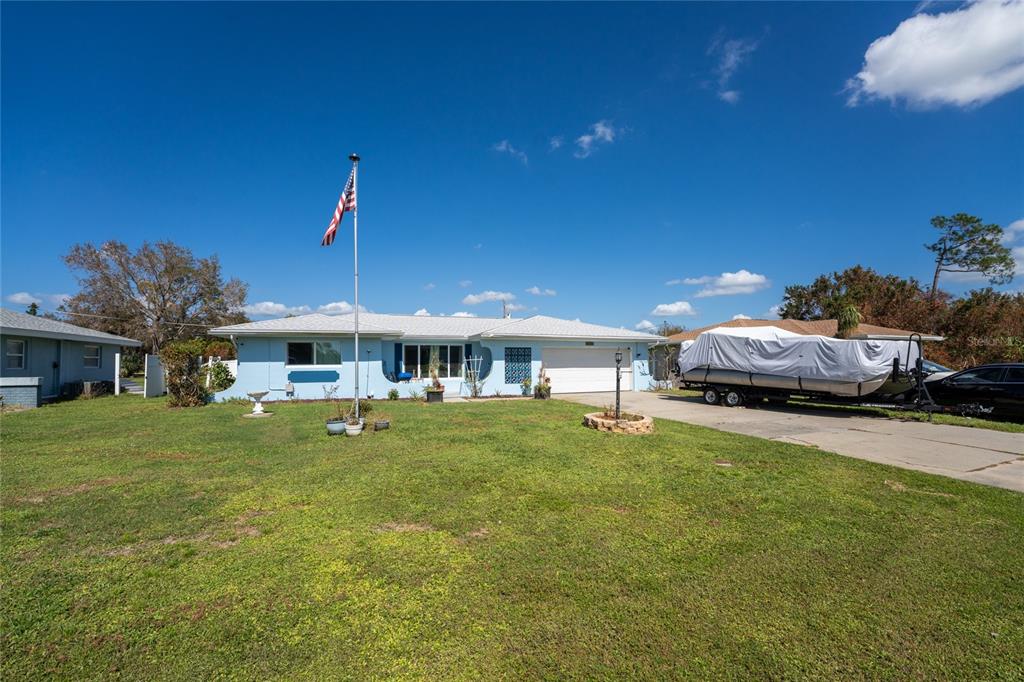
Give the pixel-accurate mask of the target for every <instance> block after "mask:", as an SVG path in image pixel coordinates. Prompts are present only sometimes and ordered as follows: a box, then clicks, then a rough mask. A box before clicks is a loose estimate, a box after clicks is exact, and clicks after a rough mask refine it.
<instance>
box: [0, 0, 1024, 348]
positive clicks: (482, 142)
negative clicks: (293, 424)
mask: <svg viewBox="0 0 1024 682" xmlns="http://www.w3.org/2000/svg"><path fill="white" fill-rule="evenodd" d="M982 12H984V13H986V15H982ZM2 30H3V36H2V38H3V40H2V57H3V66H2V69H3V70H2V97H3V118H2V239H0V246H2V277H0V288H2V292H0V293H2V296H3V298H4V300H5V303H4V305H8V306H10V307H15V308H20V307H21V303H20V302H23V301H25V300H27V297H29V298H37V299H39V300H41V301H42V302H43V303H42V305H43V308H44V309H51V308H52V304H53V302H54V301H55V300H56V297H58V296H59V295H61V294H66V293H73V292H74V291H75V290H76V282H75V280H74V278H73V276H72V275H71V274H70V273H69V272H68V271H67V269H66V268H65V266H64V265H63V263H62V261H61V255H62V254H63V253H65V252H66V251H67V249H68V248H69V247H70V245H71V244H73V243H75V242H78V241H85V240H89V241H94V242H100V241H104V240H107V239H119V240H123V241H125V242H127V243H129V244H131V245H133V246H134V245H138V244H139V243H141V242H142V241H143V240H159V239H172V240H174V241H176V242H179V243H181V244H184V245H186V246H188V247H190V248H191V249H192V250H193V251H194V252H195V253H196V254H198V255H208V254H212V253H216V254H218V255H219V256H220V258H221V261H222V263H223V268H224V272H225V273H226V274H227V275H232V276H237V277H240V278H242V279H243V280H245V281H247V282H248V283H249V285H250V303H251V304H253V305H256V304H261V305H256V307H254V308H253V311H254V314H255V313H256V312H257V311H263V312H265V313H269V312H273V311H281V310H284V309H289V310H293V311H301V310H303V309H304V308H302V306H306V307H308V309H310V310H317V309H318V308H319V307H320V306H325V305H328V304H331V303H338V302H342V301H344V302H351V301H352V277H351V275H352V259H351V239H350V237H351V232H350V228H351V215H350V214H349V215H346V217H345V221H344V223H343V228H342V231H341V236H340V237H339V239H338V241H337V242H336V243H335V245H334V246H333V247H330V248H321V247H320V246H319V241H320V238H321V236H322V234H323V231H324V229H325V227H326V225H327V223H328V221H329V219H330V214H331V211H332V210H333V208H334V203H335V202H336V200H337V197H338V194H339V192H340V190H341V186H342V184H343V183H344V180H345V177H346V176H347V174H348V170H349V168H348V162H347V161H346V160H345V157H346V156H347V155H348V153H349V152H351V151H357V152H359V153H360V154H361V155H362V157H363V163H362V164H361V175H360V208H361V211H360V255H361V259H360V265H361V282H362V286H361V302H362V303H363V304H364V305H366V306H367V307H368V308H369V309H371V310H373V311H375V312H401V313H412V312H414V311H416V310H419V309H426V310H427V311H429V312H430V313H432V314H442V313H444V314H452V313H456V312H469V313H473V314H477V315H496V314H499V313H500V303H498V302H495V301H493V300H487V299H493V298H495V296H494V295H487V294H486V293H485V292H497V293H498V294H505V295H507V296H505V297H506V298H508V297H509V296H514V297H515V298H514V299H513V300H511V302H512V303H513V304H514V305H517V306H523V310H522V311H520V312H519V313H517V314H520V315H523V314H529V313H532V312H537V313H541V314H549V315H555V316H559V317H567V318H575V317H580V318H582V319H584V320H586V321H591V322H596V323H603V324H610V325H615V326H619V325H621V326H626V327H630V328H632V327H634V326H635V325H637V324H638V323H641V321H643V320H648V321H651V322H654V323H658V322H661V321H662V320H664V319H668V320H671V321H674V322H677V323H681V324H684V325H687V326H690V327H694V326H699V325H702V324H708V323H712V322H716V321H719V320H722V319H729V318H731V317H733V316H734V315H737V314H743V315H747V316H751V317H761V316H766V315H767V314H768V311H769V309H770V308H771V307H772V306H773V305H775V304H777V303H778V302H779V301H780V300H781V297H782V290H783V287H784V286H785V285H786V284H790V283H801V282H806V281H809V280H810V279H811V278H813V277H814V276H815V275H817V274H819V273H822V272H826V271H830V270H833V269H842V268H845V267H848V266H851V265H855V264H862V265H866V266H871V267H874V268H876V269H878V270H880V271H883V272H893V273H897V274H900V275H905V276H910V275H912V276H916V277H919V278H921V279H923V280H926V281H928V280H929V279H930V275H931V263H930V262H929V257H928V255H929V254H928V253H927V252H926V251H925V250H924V249H923V248H922V246H921V245H922V244H923V243H924V242H925V241H930V240H931V239H932V238H933V237H932V234H931V232H932V228H931V227H930V226H929V224H928V221H929V219H930V218H931V217H932V216H934V215H937V214H950V213H954V212H957V211H965V212H968V213H973V214H976V215H979V216H981V217H982V218H984V219H985V220H986V221H989V222H997V223H999V224H1001V225H1004V226H1010V225H1012V224H1014V223H1015V221H1019V220H1021V219H1022V218H1024V136H1022V135H1021V127H1020V126H1021V121H1024V91H1022V89H1021V85H1022V83H1024V79H1022V74H1021V69H1022V68H1024V67H1021V66H1020V64H1021V59H1022V55H1020V54H1019V52H1020V47H1019V45H1024V16H1022V14H1021V12H1020V3H1019V2H1015V3H1002V4H1000V3H995V5H986V6H984V7H981V8H980V9H979V7H978V6H975V5H958V4H939V3H934V4H930V5H928V6H926V7H924V8H923V9H922V8H920V7H918V6H916V5H915V4H903V3H880V4H863V3H842V4H817V3H799V4H772V3H755V4H657V5H639V4H630V5H618V4H595V5H587V4H559V5H542V4H517V5H500V4H487V5H465V4H459V5H434V4H416V5H396V4H380V5H348V4H345V5H342V4H326V3H321V4H306V5H299V4H291V5H287V6H282V5H276V4H269V3H262V4H240V3H232V4H199V3H190V4H120V3H116V4H107V5H87V4H43V3H38V4H22V3H17V4H12V3H4V5H3V6H2ZM922 35H931V36H932V37H933V38H934V40H933V41H932V43H931V47H930V48H929V49H928V50H921V49H916V47H917V45H919V41H921V40H923V38H922ZM886 36H888V38H886V39H885V40H883V41H882V42H880V43H876V45H875V46H874V47H872V48H871V50H869V46H871V45H872V43H873V42H874V41H876V40H877V39H880V38H884V37H886ZM936 40H937V41H938V43H936V42H935V41H936ZM943 40H946V41H947V42H950V43H954V42H956V43H959V44H961V52H959V53H956V54H957V55H959V56H957V57H956V60H955V62H954V63H953V64H952V66H951V64H950V63H949V62H948V61H946V62H944V61H943V60H944V59H946V60H948V59H949V58H950V57H949V54H953V52H951V51H945V52H944V51H943V46H942V41H943ZM963 44H966V45H967V46H968V48H967V53H968V54H966V55H965V54H964V52H963V51H962V49H963V48H962V45H963ZM950 50H952V48H950ZM972 50H973V51H974V52H972ZM975 53H976V54H975ZM971 69H976V70H979V71H980V73H972V72H971ZM858 74H860V76H858ZM1016 226H1020V228H1021V229H1015V231H1014V235H1015V241H1013V242H1012V243H1011V246H1013V247H1014V248H1019V249H1021V251H1020V253H1024V223H1016V225H1015V227H1016ZM1017 237H1019V239H1017ZM1021 281H1022V280H1021V278H1020V277H1018V278H1017V280H1015V281H1014V282H1013V283H1011V284H1010V285H1009V288H1011V289H1020V286H1021ZM667 282H678V283H674V284H667ZM945 285H947V286H948V288H950V289H951V290H954V291H962V290H965V289H966V288H969V287H970V286H973V285H972V284H971V283H970V282H953V281H947V282H945ZM974 285H976V284H974ZM534 287H536V289H533V288H534ZM529 289H533V291H535V292H539V295H538V293H529V291H528V290H529ZM474 296H475V298H473V297H474ZM467 297H470V298H467ZM480 299H484V300H483V302H480V303H474V301H477V300H480ZM338 307H340V306H335V308H338ZM655 311H658V312H655Z"/></svg>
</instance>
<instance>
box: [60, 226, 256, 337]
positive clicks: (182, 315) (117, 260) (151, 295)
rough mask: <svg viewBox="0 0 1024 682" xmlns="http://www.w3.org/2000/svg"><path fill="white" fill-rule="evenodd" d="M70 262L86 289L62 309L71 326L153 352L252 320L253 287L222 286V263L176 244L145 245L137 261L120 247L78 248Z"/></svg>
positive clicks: (230, 282) (238, 283) (110, 244)
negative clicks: (248, 309)
mask: <svg viewBox="0 0 1024 682" xmlns="http://www.w3.org/2000/svg"><path fill="white" fill-rule="evenodd" d="M64 262H65V263H66V264H67V265H68V267H69V268H71V270H72V271H74V272H75V273H76V276H77V277H78V281H79V284H80V285H81V291H79V293H78V294H76V295H75V296H73V297H71V298H70V299H68V301H67V302H65V304H64V306H63V310H64V311H65V312H66V313H67V314H68V315H70V316H71V317H72V322H74V323H75V324H79V325H82V326H85V327H91V328H93V329H99V330H102V331H106V332H110V333H113V334H120V335H123V336H128V337H131V338H137V339H139V340H141V341H143V344H144V345H145V346H146V348H147V349H148V350H150V351H157V350H159V349H160V347H161V346H163V345H164V344H165V343H166V342H168V341H171V340H173V339H179V338H188V337H192V336H199V335H202V334H204V333H205V331H206V329H207V328H208V327H212V326H217V325H222V324H234V323H237V322H244V321H245V320H246V317H245V315H244V314H243V313H242V312H240V310H241V307H242V305H243V304H244V303H245V298H246V295H247V294H248V288H249V287H248V285H247V284H245V283H244V282H242V281H240V280H238V279H234V278H232V279H230V280H227V281H224V279H223V277H222V276H221V270H220V261H219V260H218V259H217V257H216V256H211V257H209V258H196V257H195V256H194V255H193V254H192V252H191V251H190V250H189V249H187V248H185V247H183V246H179V245H178V244H175V243H173V242H169V241H164V242H157V243H155V244H150V243H148V242H146V243H143V244H142V246H141V247H139V249H138V250H137V251H135V252H134V253H133V252H132V251H131V250H130V249H129V248H128V247H127V246H126V245H125V244H123V243H121V242H117V241H109V242H106V243H104V244H102V245H101V246H99V247H96V246H94V245H93V244H89V243H86V244H76V245H75V246H73V247H72V248H71V250H70V251H69V252H68V254H67V255H66V256H64Z"/></svg>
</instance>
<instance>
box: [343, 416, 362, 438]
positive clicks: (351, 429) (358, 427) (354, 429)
mask: <svg viewBox="0 0 1024 682" xmlns="http://www.w3.org/2000/svg"><path fill="white" fill-rule="evenodd" d="M362 432H363V420H362V418H359V419H357V418H356V415H355V413H352V414H350V415H349V416H348V417H346V418H345V435H346V436H358V435H359V434H360V433H362Z"/></svg>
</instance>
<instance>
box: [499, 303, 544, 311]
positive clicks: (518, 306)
mask: <svg viewBox="0 0 1024 682" xmlns="http://www.w3.org/2000/svg"><path fill="white" fill-rule="evenodd" d="M505 310H507V311H508V312H510V313H514V312H516V311H517V310H526V306H525V305H522V304H520V303H506V304H505ZM534 310H536V308H534Z"/></svg>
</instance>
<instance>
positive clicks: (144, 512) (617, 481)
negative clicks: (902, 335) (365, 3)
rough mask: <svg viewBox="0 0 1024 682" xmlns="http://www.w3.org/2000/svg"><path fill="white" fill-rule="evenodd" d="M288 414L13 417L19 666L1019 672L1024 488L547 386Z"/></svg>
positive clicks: (319, 674) (10, 607)
mask: <svg viewBox="0 0 1024 682" xmlns="http://www.w3.org/2000/svg"><path fill="white" fill-rule="evenodd" d="M271 409H273V410H274V411H275V412H276V414H275V415H274V416H273V417H270V418H269V419H264V420H248V419H242V418H241V417H240V414H241V413H242V412H244V411H246V410H247V408H246V407H245V406H243V405H211V406H208V407H204V408H199V409H190V410H182V409H177V410H172V409H168V408H167V407H166V404H165V403H164V402H163V401H162V400H149V401H145V400H143V399H141V398H136V397H127V396H122V397H120V398H102V399H96V400H91V401H77V402H72V403H65V404H60V405H54V406H50V407H45V408H42V409H39V410H34V411H28V412H22V413H17V414H7V415H4V416H3V417H2V418H0V429H2V436H0V447H2V472H0V473H2V503H3V511H2V519H3V543H2V572H3V576H2V577H3V590H2V611H0V612H2V618H3V623H2V637H3V639H2V654H3V655H2V673H3V677H4V679H10V680H15V679H30V678H41V677H44V676H51V675H57V676H62V677H67V678H97V677H111V676H117V675H120V676H123V677H126V678H136V679H205V678H211V677H231V678H248V679H256V678H260V679H262V678H274V677H277V678H309V679H321V678H350V679H364V678H382V677H389V678H434V679H439V678H443V679H497V678H521V679H522V678H527V679H536V678H555V679H571V678H575V679H582V678H612V677H617V678H622V677H629V678H648V679H663V678H666V677H675V678H691V679H709V678H719V679H726V678H728V679H736V678H776V679H779V678H818V679H847V678H888V679H901V680H902V679H907V678H913V679H957V678H959V679H967V678H971V679H982V678H984V679H995V678H1001V679H1014V678H1016V679H1019V678H1020V677H1021V675H1022V670H1024V496H1021V495H1019V494H1016V493H1013V492H1009V491H1006V490H1000V489H995V488H987V487H982V486H978V485H973V484H970V483H965V482H960V481H954V480H951V479H944V478H939V477H933V476H929V475H926V474H920V473H916V472H910V471H904V470H899V469H894V468H889V467H885V466H880V465H875V464H871V463H867V462H860V461H857V460H853V459H847V458H842V457H838V456H833V455H830V454H827V453H823V452H820V451H817V450H814V449H810V448H805V447H800V446H795V445H786V444H779V443H773V442H769V441H764V440H759V439H754V438H749V437H744V436H739V435H733V434H726V433H721V432H717V431H713V430H709V429H704V428H700V427H695V426H689V425H685V424H680V423H674V422H667V421H658V422H657V433H655V434H654V435H651V436H643V437H627V436H618V435H611V434H602V433H597V432H595V431H590V430H586V429H584V428H582V427H581V426H580V420H581V417H582V414H583V413H584V412H585V411H586V408H585V407H583V406H580V405H576V404H571V403H565V402H560V401H554V400H553V401H518V402H487V403H475V404H444V405H430V406H427V405H423V404H418V403H406V402H403V403H400V404H399V403H378V404H377V409H378V411H380V410H386V411H387V412H388V413H389V414H390V416H391V417H392V418H393V426H392V428H391V430H389V431H385V432H381V433H377V434H365V435H363V436H361V437H359V438H345V437H334V438H330V437H328V436H327V435H326V434H325V433H324V426H323V417H324V416H325V414H326V412H327V408H326V407H325V406H323V405H319V404H290V405H277V404H275V405H273V407H272V408H271ZM725 465H729V466H725Z"/></svg>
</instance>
